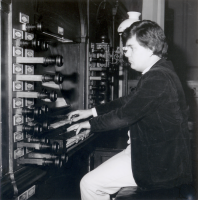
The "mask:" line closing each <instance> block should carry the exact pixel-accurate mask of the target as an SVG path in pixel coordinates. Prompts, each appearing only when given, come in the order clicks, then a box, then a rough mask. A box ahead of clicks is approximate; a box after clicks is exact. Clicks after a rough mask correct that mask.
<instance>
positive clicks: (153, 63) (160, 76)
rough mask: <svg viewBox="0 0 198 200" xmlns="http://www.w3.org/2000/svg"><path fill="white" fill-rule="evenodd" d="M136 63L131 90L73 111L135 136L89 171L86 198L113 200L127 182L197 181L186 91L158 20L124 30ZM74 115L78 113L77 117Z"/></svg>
mask: <svg viewBox="0 0 198 200" xmlns="http://www.w3.org/2000/svg"><path fill="white" fill-rule="evenodd" d="M122 37H123V42H124V45H125V46H124V47H123V50H124V54H125V56H126V57H127V58H128V61H129V62H130V64H131V68H132V69H134V70H136V71H139V72H141V73H142V77H141V79H140V80H139V82H138V84H137V87H136V89H135V90H134V91H132V93H131V94H129V95H127V96H124V97H121V98H119V99H116V100H114V101H112V102H109V103H106V104H102V105H99V106H96V107H95V108H93V109H90V110H77V111H73V112H71V113H69V114H68V118H69V119H70V120H71V119H72V121H73V122H77V121H79V120H80V119H87V118H89V117H92V118H91V119H90V120H89V121H88V120H85V121H83V122H80V123H74V124H72V125H71V126H70V127H68V129H67V131H72V130H76V134H78V133H79V131H80V130H81V129H82V128H85V129H90V130H91V131H92V132H102V131H108V130H114V129H118V128H123V127H129V130H130V141H129V142H128V143H129V145H128V147H127V148H126V149H125V150H123V151H122V152H121V153H118V154H117V155H115V156H114V157H112V158H110V159H109V160H107V161H106V162H104V163H103V164H101V165H100V166H99V167H97V168H96V169H94V170H93V171H91V172H89V173H88V174H86V175H85V176H84V177H83V178H82V180H81V183H80V188H81V198H82V199H83V200H93V199H94V200H99V199H101V200H109V199H110V194H114V193H116V192H117V191H119V190H120V188H122V187H127V186H138V187H139V188H141V189H142V190H155V189H160V188H162V189H163V188H173V187H177V186H180V185H182V184H188V183H190V182H191V181H192V174H191V160H190V158H191V155H190V136H189V132H188V123H187V121H188V115H187V108H188V107H187V105H186V101H185V95H184V92H183V89H182V86H181V83H180V81H179V78H178V76H177V74H176V73H175V71H174V67H173V65H172V63H171V61H168V60H166V59H165V56H166V54H167V47H168V46H167V43H166V37H165V35H164V32H163V30H162V29H161V28H160V27H159V26H158V25H157V24H156V23H155V22H152V21H148V20H143V21H138V22H135V23H133V24H132V25H131V26H130V27H129V28H127V29H126V30H125V31H124V33H123V35H122ZM72 117H73V118H72Z"/></svg>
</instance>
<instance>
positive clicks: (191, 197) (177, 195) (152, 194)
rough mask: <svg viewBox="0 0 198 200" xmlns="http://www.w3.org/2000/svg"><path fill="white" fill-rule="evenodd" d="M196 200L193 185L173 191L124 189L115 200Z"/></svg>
mask: <svg viewBox="0 0 198 200" xmlns="http://www.w3.org/2000/svg"><path fill="white" fill-rule="evenodd" d="M140 199H141V200H161V199H163V200H184V199H185V200H196V199H197V198H196V190H195V188H194V187H193V186H192V185H182V186H180V187H175V188H171V189H159V190H152V191H143V190H141V189H140V188H139V187H124V188H122V189H120V191H119V192H118V193H117V195H116V197H115V200H140Z"/></svg>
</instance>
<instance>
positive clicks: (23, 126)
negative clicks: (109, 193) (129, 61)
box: [0, 0, 111, 200]
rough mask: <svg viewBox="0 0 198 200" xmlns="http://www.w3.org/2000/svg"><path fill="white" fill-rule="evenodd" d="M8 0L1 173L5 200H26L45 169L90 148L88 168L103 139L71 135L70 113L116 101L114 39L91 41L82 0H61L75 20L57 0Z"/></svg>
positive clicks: (5, 4) (4, 32)
mask: <svg viewBox="0 0 198 200" xmlns="http://www.w3.org/2000/svg"><path fill="white" fill-rule="evenodd" d="M2 2H3V3H2V4H1V3H0V4H1V5H2V6H0V7H1V8H0V9H1V13H2V14H1V15H3V18H2V20H3V21H4V22H2V23H1V25H0V26H1V30H2V32H1V36H2V37H1V39H2V38H3V39H5V40H4V41H1V44H2V48H3V49H4V52H3V53H2V54H1V56H2V59H1V65H0V67H1V72H2V74H3V76H2V77H3V78H2V86H3V87H2V90H0V92H1V93H0V96H1V101H0V102H2V108H3V109H1V116H0V120H1V121H2V123H1V124H2V131H1V133H0V134H1V135H0V146H1V149H0V152H2V153H1V155H0V166H1V169H2V170H0V176H1V177H2V178H1V183H2V196H3V198H5V199H12V198H14V199H16V200H21V199H28V198H30V197H31V196H32V195H34V194H35V193H36V188H37V187H36V185H37V184H38V183H39V180H41V179H42V178H44V177H45V175H46V174H47V173H49V172H48V170H46V168H45V167H46V166H48V165H49V166H56V167H61V166H62V164H63V163H65V164H66V165H67V163H69V162H72V159H73V158H72V157H78V156H79V155H78V154H79V152H80V153H81V152H83V151H84V150H83V151H81V149H83V148H84V147H85V146H86V147H85V148H86V151H87V154H86V156H85V159H83V160H84V162H85V161H86V165H87V166H86V167H87V168H90V163H89V162H90V161H89V159H90V158H89V154H90V155H91V153H92V151H93V149H94V148H95V147H94V145H93V144H92V142H94V141H95V138H97V137H98V136H97V134H94V133H92V132H90V131H89V130H82V131H81V132H80V133H79V134H78V135H76V133H75V132H71V133H68V132H67V131H66V128H67V127H68V126H69V125H70V123H71V122H70V121H68V119H67V117H66V115H67V113H69V112H70V111H72V110H77V109H86V108H91V107H93V106H96V105H98V104H101V103H104V102H108V101H109V100H110V95H109V93H110V89H109V88H110V82H111V77H110V76H109V69H110V63H109V52H110V44H109V43H107V42H106V41H105V40H102V41H101V43H88V42H87V41H86V40H85V38H86V37H87V36H86V35H85V33H86V31H85V33H83V32H81V31H82V30H83V29H82V27H83V26H84V25H85V24H83V23H87V21H86V20H80V18H81V17H83V16H84V15H85V13H86V12H85V10H84V8H85V7H84V4H83V3H82V2H81V1H78V2H77V1H71V2H68V1H62V2H61V3H60V4H59V3H57V5H58V6H59V9H62V8H63V7H64V9H66V11H65V10H64V12H63V13H67V14H68V16H70V15H71V16H77V18H78V19H77V20H76V21H75V19H73V18H72V17H68V16H62V15H65V14H63V13H62V12H60V13H59V12H58V10H56V11H55V10H54V7H53V4H52V2H53V3H56V2H55V1H49V0H46V1H42V2H41V1H36V0H33V1H32V2H31V4H29V5H28V3H27V1H26V0H21V1H20V3H19V2H18V1H17V0H11V1H10V0H8V1H7V0H6V1H5V0H2ZM62 4H63V6H62ZM68 4H69V5H68ZM70 5H71V6H70ZM5 8H6V9H5ZM57 8H58V7H57ZM57 8H56V9H57ZM70 8H79V9H80V10H81V12H80V13H81V14H82V15H79V10H78V9H77V10H76V9H74V10H72V9H70ZM4 9H5V10H4ZM71 10H72V12H71ZM56 12H57V13H56ZM49 16H50V17H49ZM58 16H59V17H58ZM63 19H66V20H63ZM67 20H68V23H69V24H66V23H65V22H66V21H67ZM73 20H74V22H73ZM44 25H45V26H44ZM86 27H88V26H86ZM87 33H88V32H87ZM83 35H84V36H85V38H83V37H80V38H79V36H83ZM67 36H68V37H67ZM11 37H12V41H11V40H10V38H11ZM67 38H68V39H67ZM73 41H74V42H73ZM87 47H90V48H87ZM88 49H90V52H88V51H89V50H88ZM86 55H90V57H89V58H87V56H86ZM43 103H44V104H43ZM1 138H2V140H3V142H2V141H1ZM87 147H88V148H87ZM86 151H84V152H86ZM1 158H2V159H1ZM88 163H89V164H88ZM80 168H81V166H80ZM56 170H57V169H56ZM66 170H67V169H66ZM67 173H70V172H69V170H68V172H67ZM79 174H81V173H79ZM48 175H49V176H48V177H50V176H51V175H50V174H48Z"/></svg>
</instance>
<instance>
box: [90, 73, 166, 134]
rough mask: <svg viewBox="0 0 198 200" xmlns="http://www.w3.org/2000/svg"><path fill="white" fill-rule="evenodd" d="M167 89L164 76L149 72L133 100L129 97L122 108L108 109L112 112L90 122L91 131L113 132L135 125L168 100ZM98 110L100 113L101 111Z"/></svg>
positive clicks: (123, 102) (121, 103)
mask: <svg viewBox="0 0 198 200" xmlns="http://www.w3.org/2000/svg"><path fill="white" fill-rule="evenodd" d="M167 87H168V80H167V77H166V76H165V75H164V74H162V73H161V72H157V71H156V72H153V73H149V72H148V73H147V75H145V77H144V79H143V80H141V83H140V88H139V89H137V91H136V92H135V93H134V95H133V96H131V98H130V96H127V100H126V101H121V102H120V107H119V106H117V107H116V109H112V108H113V107H110V108H108V107H106V109H107V110H108V111H109V110H111V111H110V112H106V113H105V110H104V111H103V112H104V113H105V114H103V115H99V116H98V117H95V118H92V119H91V120H90V125H91V131H92V132H101V131H107V130H113V129H117V128H123V127H127V126H129V125H131V124H133V123H135V122H136V121H138V120H140V119H141V118H143V117H145V116H147V115H148V114H149V112H153V111H154V110H156V109H157V107H158V105H160V104H163V101H164V99H165V98H166V93H167V89H168V88H167ZM123 100H125V98H123ZM117 105H118V104H117ZM97 108H98V107H97ZM103 109H104V108H103ZM98 110H99V111H100V109H98ZM98 110H97V111H98Z"/></svg>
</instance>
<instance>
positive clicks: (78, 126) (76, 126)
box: [67, 121, 91, 135]
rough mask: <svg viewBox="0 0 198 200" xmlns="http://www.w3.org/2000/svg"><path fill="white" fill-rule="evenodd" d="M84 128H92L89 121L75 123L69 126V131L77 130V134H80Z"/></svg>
mask: <svg viewBox="0 0 198 200" xmlns="http://www.w3.org/2000/svg"><path fill="white" fill-rule="evenodd" d="M83 128H84V129H90V128H91V125H90V123H89V121H84V122H81V123H77V124H74V125H72V126H70V127H68V128H67V131H68V132H70V131H74V130H76V135H78V133H79V132H80V130H81V129H83Z"/></svg>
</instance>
